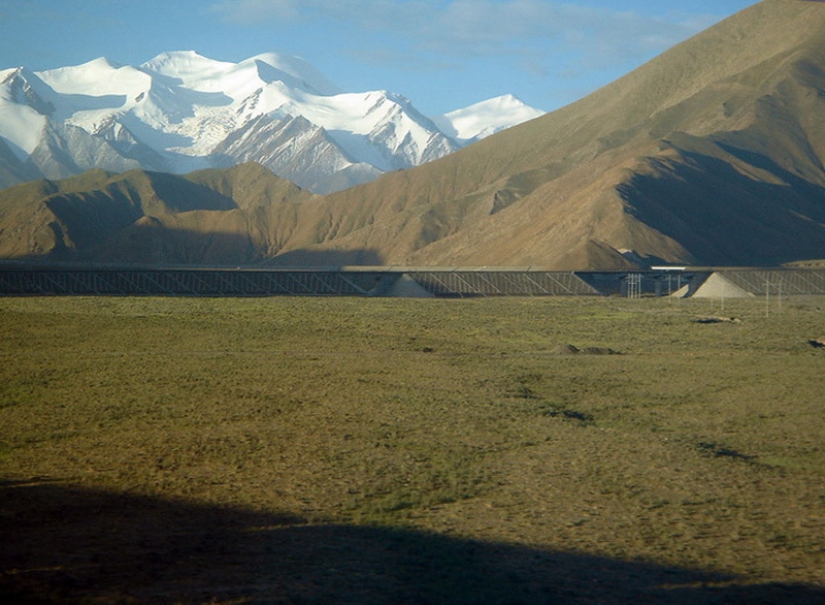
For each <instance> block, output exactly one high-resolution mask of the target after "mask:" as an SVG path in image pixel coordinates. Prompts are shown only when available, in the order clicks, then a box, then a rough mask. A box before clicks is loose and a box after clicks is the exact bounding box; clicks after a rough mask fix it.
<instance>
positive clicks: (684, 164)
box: [0, 0, 825, 269]
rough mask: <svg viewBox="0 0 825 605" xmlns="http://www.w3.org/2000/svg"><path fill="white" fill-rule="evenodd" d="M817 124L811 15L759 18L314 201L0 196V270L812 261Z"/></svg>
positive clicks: (54, 186)
mask: <svg viewBox="0 0 825 605" xmlns="http://www.w3.org/2000/svg"><path fill="white" fill-rule="evenodd" d="M823 115H825V3H822V2H813V1H804V0H765V1H763V2H761V3H759V4H756V5H754V6H752V7H750V8H749V9H746V10H744V11H742V12H741V13H739V14H737V15H734V16H733V17H731V18H729V19H727V20H725V21H724V22H722V23H720V24H718V25H716V26H714V27H712V28H710V29H709V30H707V31H705V32H703V33H701V34H699V35H698V36H696V37H694V38H692V39H691V40H688V41H687V42H684V43H682V44H680V45H678V46H676V47H674V48H673V49H671V50H670V51H668V52H666V53H664V54H663V55H661V56H660V57H658V58H657V59H655V60H653V61H651V62H649V63H648V64H646V65H644V66H643V67H641V68H639V69H638V70H636V71H634V72H632V73H631V74H629V75H627V76H625V77H624V78H622V79H620V80H618V81H616V82H614V83H613V84H611V85H609V86H607V87H605V88H603V89H601V90H599V91H597V92H596V93H594V94H592V95H590V96H589V97H587V98H585V99H583V100H581V101H579V102H577V103H574V104H572V105H569V106H567V107H565V108H563V109H561V110H559V111H556V112H553V113H551V114H548V115H546V116H543V117H541V118H539V119H537V120H534V121H532V122H529V123H526V124H523V125H521V126H518V127H515V128H512V129H510V130H508V131H505V132H503V133H500V134H498V135H495V136H492V137H490V138H488V139H485V140H483V141H481V142H480V143H477V144H475V145H472V146H470V147H468V148H466V149H464V150H462V151H460V152H458V153H456V154H453V155H451V156H448V157H446V158H443V159H441V160H438V161H436V162H432V163H430V164H427V165H425V166H421V167H419V168H416V169H413V170H409V171H405V172H398V173H393V174H388V175H385V176H384V177H382V178H381V179H379V180H377V181H375V182H372V183H369V184H367V185H363V186H359V187H354V188H352V189H348V190H346V191H343V192H341V193H338V194H334V195H330V196H327V197H323V198H321V197H314V196H310V195H309V194H307V193H304V192H301V191H300V190H297V189H296V188H292V187H290V186H289V185H288V184H287V183H285V182H284V181H281V180H279V179H277V178H275V177H273V176H271V175H269V176H267V175H265V174H263V173H262V172H261V170H259V169H257V170H256V169H255V168H253V167H251V166H243V167H239V168H238V169H237V170H235V169H231V170H228V171H209V172H207V173H197V174H194V175H189V176H188V177H186V178H182V177H169V176H166V175H151V174H147V173H127V174H126V175H123V176H122V177H113V176H111V175H102V174H99V173H96V175H97V176H95V175H92V176H86V177H79V178H81V181H82V180H83V179H84V178H85V179H87V182H88V183H90V184H89V188H88V189H81V188H80V185H79V183H78V181H77V180H75V179H72V180H70V181H66V182H63V183H43V182H41V183H35V184H29V185H25V186H22V188H17V189H15V190H10V191H14V193H9V192H2V193H0V228H1V229H3V231H0V255H2V256H6V257H8V256H17V257H19V256H25V255H31V254H54V255H69V256H72V255H76V256H78V257H83V258H87V259H89V258H106V259H108V260H112V259H117V260H134V261H139V262H157V261H165V262H226V263H238V262H254V261H258V260H264V259H271V261H270V262H276V263H281V264H315V265H319V264H356V263H357V264H419V265H534V266H542V267H548V268H558V269H571V268H575V269H585V268H591V269H593V268H605V269H607V268H615V267H621V266H628V265H629V264H631V263H644V262H650V261H658V260H666V261H674V262H688V263H699V264H737V265H746V264H773V263H779V262H788V261H802V260H805V259H816V258H823V257H824V256H825V167H823V159H825V127H823V121H822V116H823ZM95 179H97V180H95ZM92 181H94V182H92ZM38 193H39V194H40V195H41V197H39V198H38V197H37V195H38ZM9 200H14V201H13V202H10V201H9ZM25 200H28V202H25V203H24V201H25ZM187 200H190V201H187ZM191 200H197V202H192V201H191ZM101 255H102V256H101Z"/></svg>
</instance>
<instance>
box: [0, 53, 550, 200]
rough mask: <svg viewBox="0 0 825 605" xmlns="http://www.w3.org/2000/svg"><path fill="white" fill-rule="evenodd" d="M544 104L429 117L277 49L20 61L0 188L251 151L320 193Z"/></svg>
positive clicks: (241, 156)
mask: <svg viewBox="0 0 825 605" xmlns="http://www.w3.org/2000/svg"><path fill="white" fill-rule="evenodd" d="M542 113H543V112H541V111H540V110H537V109H535V108H532V107H529V106H527V105H525V104H524V103H523V102H521V101H520V100H518V99H517V98H515V97H513V96H512V95H504V96H502V97H498V98H495V99H489V100H487V101H482V102H480V103H476V104H474V105H471V106H469V107H466V108H462V109H458V110H456V111H453V112H450V113H448V114H445V115H442V116H433V117H427V116H425V115H423V114H422V113H420V112H419V111H418V110H417V109H416V108H415V106H414V105H413V103H412V101H410V100H409V99H407V98H405V97H403V96H402V95H399V94H397V93H393V92H389V91H385V90H377V91H368V92H346V91H342V90H341V89H340V88H339V87H338V86H336V85H335V84H334V83H333V82H332V81H330V80H329V79H327V78H326V77H325V76H324V75H323V74H321V73H320V72H318V71H317V70H316V69H315V68H314V67H313V66H312V65H310V64H309V63H308V62H306V61H304V60H303V59H301V58H299V57H293V56H289V55H282V54H276V53H265V54H261V55H257V56H254V57H251V58H249V59H246V60H243V61H241V62H239V63H232V62H227V61H217V60H214V59H210V58H207V57H204V56H202V55H200V54H198V53H197V52H195V51H175V52H164V53H161V54H159V55H158V56H156V57H154V58H153V59H151V60H149V61H147V62H145V63H143V64H141V65H136V66H132V65H119V64H116V63H113V62H111V61H109V60H108V59H106V58H98V59H94V60H92V61H89V62H87V63H84V64H81V65H74V66H67V67H59V68H55V69H49V70H44V71H38V72H34V71H30V70H28V69H26V68H25V67H18V68H11V69H4V70H0V139H2V142H3V143H5V145H6V146H7V147H8V149H10V150H11V151H12V155H13V157H14V158H15V159H16V161H17V162H19V163H20V165H19V166H11V165H6V166H0V187H7V186H10V185H13V184H16V183H15V182H14V181H15V179H17V178H19V177H16V176H15V175H19V174H27V175H30V174H33V173H39V174H40V175H42V176H43V177H45V178H62V177H64V176H66V175H71V174H76V173H77V172H79V171H82V170H85V169H88V168H90V167H99V168H104V169H106V170H112V171H122V170H128V169H130V168H134V167H140V168H144V169H147V170H154V171H165V172H173V173H185V172H189V171H192V170H197V169H202V168H209V167H227V166H231V165H234V164H238V163H241V162H248V161H254V162H258V163H260V164H262V165H264V166H265V167H267V168H268V169H270V170H272V171H273V172H274V173H275V174H278V175H279V176H282V177H284V178H287V179H289V180H291V181H292V182H294V183H295V184H297V185H299V186H301V187H303V188H306V189H309V190H311V191H313V192H316V193H321V194H325V193H330V192H333V191H337V190H340V189H343V188H346V187H350V186H352V185H355V184H358V183H363V182H367V181H369V180H372V179H374V178H376V177H378V176H380V175H381V174H382V173H384V172H388V171H394V170H403V169H407V168H412V167H414V166H418V165H420V164H423V163H425V162H429V161H432V160H435V159H438V158H440V157H443V156H445V155H448V154H450V153H453V152H454V151H456V150H458V149H460V148H461V147H463V146H465V145H468V144H470V143H472V142H474V141H477V140H480V139H482V138H484V137H486V136H489V135H491V134H493V133H495V132H498V131H500V130H502V129H504V128H509V127H511V126H514V125H516V124H520V123H522V122H525V121H527V120H530V119H533V118H535V117H538V116H540V115H542ZM8 156H9V154H3V155H2V156H0V162H3V163H6V164H8V163H9V162H11V161H12V160H10V159H9V158H8ZM23 167H25V170H23Z"/></svg>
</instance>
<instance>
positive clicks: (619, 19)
mask: <svg viewBox="0 0 825 605" xmlns="http://www.w3.org/2000/svg"><path fill="white" fill-rule="evenodd" d="M756 3H757V1H756V0H682V1H681V2H670V1H668V0H565V1H555V0H70V1H67V0H25V1H21V0H0V69H5V68H10V67H19V66H25V67H28V68H29V69H32V70H35V71H39V70H44V69H51V68H55V67H63V66H67V65H78V64H81V63H85V62H87V61H91V60H93V59H96V58H98V57H107V58H108V59H109V60H110V61H112V62H114V63H120V64H128V65H139V64H141V63H144V62H146V61H148V60H150V59H152V58H153V57H155V56H156V55H158V54H160V53H162V52H166V51H175V50H194V51H196V52H198V53H200V54H201V55H203V56H205V57H209V58H210V59H216V60H221V61H231V62H238V61H242V60H244V59H247V58H249V57H252V56H255V55H258V54H261V53H265V52H276V53H282V54H287V55H296V56H299V57H302V58H303V59H305V60H307V61H309V63H311V64H312V65H313V66H314V67H315V68H316V69H318V70H319V71H320V72H321V73H322V74H324V75H325V76H326V77H327V78H328V79H330V80H332V81H333V82H334V83H335V84H337V85H338V86H339V87H340V88H341V89H342V90H344V91H347V92H366V91H372V90H388V91H391V92H396V93H400V94H402V95H404V96H406V97H407V98H409V99H411V100H412V102H413V105H414V106H415V107H416V108H418V110H419V111H422V112H423V113H425V114H426V115H432V116H435V115H440V114H443V113H447V112H449V111H452V110H454V109H459V108H462V107H466V106H468V105H471V104H473V103H477V102H479V101H483V100H486V99H489V98H492V97H497V96H500V95H504V94H513V95H515V96H516V97H518V98H519V99H521V100H522V101H524V102H525V103H527V104H528V105H531V106H533V107H536V108H538V109H541V110H544V111H552V110H553V109H557V108H559V107H561V106H564V105H567V104H568V103H571V102H573V101H576V100H578V99H580V98H582V97H584V96H586V95H587V94H588V93H590V92H592V91H594V90H596V89H597V88H599V87H601V86H603V85H605V84H608V83H610V82H612V81H613V80H615V79H617V78H619V77H621V76H622V75H624V74H626V73H628V72H630V71H631V70H633V69H634V68H636V67H638V66H639V65H641V64H643V63H644V62H646V61H648V60H649V59H652V58H653V57H655V56H656V55H658V54H660V53H662V52H664V51H665V50H667V49H668V48H670V47H671V46H673V45H675V44H677V43H679V42H681V41H682V40H685V39H687V38H689V37H690V36H692V35H694V34H696V33H698V32H700V31H701V30H703V29H705V28H707V27H710V26H711V25H713V24H714V23H716V22H718V21H720V20H722V19H724V18H726V17H728V16H730V15H732V14H734V13H736V12H738V11H740V10H742V9H744V8H747V7H748V6H751V5H753V4H756Z"/></svg>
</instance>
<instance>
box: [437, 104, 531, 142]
mask: <svg viewBox="0 0 825 605" xmlns="http://www.w3.org/2000/svg"><path fill="white" fill-rule="evenodd" d="M543 114H544V112H542V111H539V110H538V109H534V108H533V107H530V106H529V105H527V104H525V103H524V102H523V101H522V100H521V99H519V98H517V97H514V96H513V95H502V96H500V97H495V98H493V99H488V100H486V101H482V102H480V103H476V104H474V105H470V106H469V107H465V108H464V109H457V110H455V111H451V112H450V113H448V114H445V115H443V116H439V117H438V118H435V119H434V121H435V123H436V124H437V125H438V126H439V127H440V128H441V130H443V131H444V132H446V133H448V134H449V135H450V136H452V137H453V138H455V139H457V140H459V141H461V142H465V143H469V142H472V141H478V140H481V139H483V138H485V137H488V136H490V135H491V134H495V133H496V132H499V131H501V130H504V129H505V128H509V127H511V126H515V125H516V124H521V123H522V122H527V121H529V120H532V119H533V118H537V117H539V116H541V115H543Z"/></svg>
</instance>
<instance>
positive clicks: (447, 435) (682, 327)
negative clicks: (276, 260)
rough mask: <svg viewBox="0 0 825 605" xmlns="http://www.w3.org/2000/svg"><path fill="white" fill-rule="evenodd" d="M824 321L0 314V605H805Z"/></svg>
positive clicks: (100, 311)
mask: <svg viewBox="0 0 825 605" xmlns="http://www.w3.org/2000/svg"><path fill="white" fill-rule="evenodd" d="M714 305H715V308H713V306H714ZM823 308H825V301H823V300H822V299H816V298H812V299H800V300H794V299H791V300H784V301H782V306H781V308H780V307H779V306H778V305H777V304H776V303H775V302H772V303H771V306H770V307H769V308H766V306H765V302H764V300H763V301H759V300H751V301H730V300H729V301H725V308H724V310H722V309H720V303H719V301H716V302H715V303H713V302H709V301H697V300H681V301H676V300H669V299H655V300H654V299H643V300H626V299H617V298H604V299H602V298H587V299H585V298H570V299H567V298H533V299H529V298H524V299H521V298H506V299H471V300H401V299H349V298H263V299H182V298H181V299H167V298H10V299H0V321H2V323H0V336H2V339H1V340H0V594H7V595H14V596H15V598H18V599H31V600H33V601H37V602H76V603H81V602H82V603H101V602H134V603H142V602H153V603H176V602H181V603H190V602H191V603H195V602H209V603H253V602H262V603H330V602H332V603H336V602H340V603H538V602H571V603H589V602H599V603H622V602H628V601H637V602H642V603H644V602H678V603H714V602H716V603H736V602H742V603H751V602H765V603H771V602H789V603H790V602H802V603H804V602H811V603H814V602H822V600H823V598H825V443H823V436H825V413H824V412H825V392H824V391H825V390H824V389H823V374H825V349H817V348H814V347H812V346H811V345H810V344H809V342H808V340H809V339H812V338H819V337H822V336H825V311H823ZM766 311H767V313H766ZM720 314H721V315H725V316H736V317H737V318H740V319H741V321H738V322H720V323H699V322H697V321H696V320H697V318H700V317H702V316H706V315H720ZM567 345H573V346H574V347H575V348H576V349H578V351H579V352H578V353H575V352H571V349H570V348H569V347H568V346H567Z"/></svg>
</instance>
